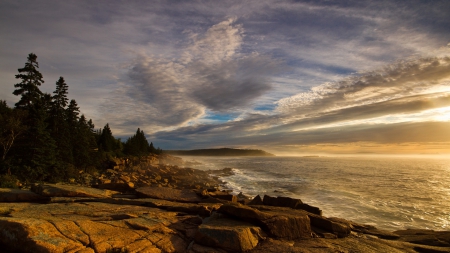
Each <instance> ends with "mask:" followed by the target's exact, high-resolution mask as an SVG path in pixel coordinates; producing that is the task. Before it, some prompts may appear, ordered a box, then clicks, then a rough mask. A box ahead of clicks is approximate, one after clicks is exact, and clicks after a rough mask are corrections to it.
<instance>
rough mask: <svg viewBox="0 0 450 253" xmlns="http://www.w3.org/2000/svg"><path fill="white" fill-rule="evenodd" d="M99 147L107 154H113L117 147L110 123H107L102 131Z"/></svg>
mask: <svg viewBox="0 0 450 253" xmlns="http://www.w3.org/2000/svg"><path fill="white" fill-rule="evenodd" d="M98 146H99V148H100V147H102V150H103V151H105V152H112V151H114V149H115V148H116V146H117V144H116V139H115V138H114V137H113V135H112V132H111V128H109V124H108V123H106V125H105V126H104V127H103V130H102V131H101V135H100V138H99V142H98Z"/></svg>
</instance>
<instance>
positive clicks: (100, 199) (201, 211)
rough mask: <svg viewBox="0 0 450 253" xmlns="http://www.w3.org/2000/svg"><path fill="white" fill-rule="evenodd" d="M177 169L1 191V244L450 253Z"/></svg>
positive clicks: (154, 167) (124, 170) (440, 241)
mask: <svg viewBox="0 0 450 253" xmlns="http://www.w3.org/2000/svg"><path fill="white" fill-rule="evenodd" d="M175 161H178V162H180V161H179V160H177V159H176V158H171V157H158V161H156V160H155V159H153V158H152V159H143V160H142V161H141V162H140V163H139V164H138V165H133V166H129V165H128V166H127V165H126V164H125V163H121V162H120V161H118V162H117V164H116V165H115V166H114V167H113V168H111V169H109V170H107V173H105V174H104V175H99V176H97V177H96V178H93V179H95V181H96V184H93V185H90V186H92V187H89V185H86V184H85V185H82V184H80V183H78V184H72V185H70V184H56V185H54V184H36V185H33V187H32V188H31V189H29V190H17V189H1V190H0V202H1V203H2V204H1V207H0V227H1V228H2V229H1V230H0V244H1V245H5V247H6V248H5V249H8V250H10V251H11V252H14V251H18V252H158V251H159V252H199V253H200V252H243V251H245V252H319V251H320V252H336V251H341V252H347V251H352V252H380V251H384V252H449V251H450V232H445V231H440V232H435V231H431V230H403V231H393V232H389V231H383V230H379V229H377V228H375V227H373V226H369V225H364V224H357V223H355V222H352V221H348V220H345V217H340V218H329V217H325V216H322V215H321V210H320V207H314V206H310V205H308V203H303V202H302V201H301V200H300V199H294V198H287V197H270V196H257V197H256V198H254V199H252V200H250V199H247V198H245V196H242V195H239V194H237V195H236V194H231V193H230V192H229V191H223V190H222V189H221V187H220V184H222V183H223V182H221V181H220V180H219V177H218V176H217V175H218V174H219V175H229V173H230V172H231V170H230V169H227V168H225V169H222V170H216V171H209V172H206V171H202V170H196V169H189V168H181V167H179V166H177V165H167V164H169V163H175ZM211 174H215V175H216V176H211ZM83 177H84V179H86V178H88V177H87V176H86V175H80V178H83ZM84 179H83V180H81V181H79V182H82V181H83V182H87V181H89V180H84ZM93 179H90V180H91V181H89V182H92V180H93ZM145 184H148V185H145ZM342 218H344V219H342ZM38 234H40V235H45V236H36V235H38Z"/></svg>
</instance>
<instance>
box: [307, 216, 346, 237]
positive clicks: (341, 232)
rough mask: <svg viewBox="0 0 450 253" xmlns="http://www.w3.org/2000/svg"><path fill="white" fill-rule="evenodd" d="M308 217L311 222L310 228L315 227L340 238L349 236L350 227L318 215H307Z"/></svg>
mask: <svg viewBox="0 0 450 253" xmlns="http://www.w3.org/2000/svg"><path fill="white" fill-rule="evenodd" d="M308 217H309V219H310V220H311V226H312V227H317V228H320V229H323V230H325V231H327V232H331V233H333V234H335V235H337V236H338V237H340V238H342V237H347V236H349V235H350V232H351V231H352V230H351V227H350V225H348V224H345V223H341V222H335V221H332V220H329V219H327V218H326V217H323V216H320V215H315V214H312V213H308Z"/></svg>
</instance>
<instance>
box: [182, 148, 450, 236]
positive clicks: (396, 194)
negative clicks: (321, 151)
mask: <svg viewBox="0 0 450 253" xmlns="http://www.w3.org/2000/svg"><path fill="white" fill-rule="evenodd" d="M183 159H184V160H187V161H195V162H199V163H200V164H197V165H193V166H190V167H192V168H196V169H201V170H217V169H223V168H232V170H233V172H234V175H231V176H224V177H221V180H223V181H224V185H223V188H226V189H231V190H233V193H234V194H238V193H240V192H242V193H243V194H244V195H247V196H249V197H255V196H256V195H260V196H261V197H263V196H264V195H269V196H286V197H292V198H299V199H301V200H302V201H303V202H304V203H307V204H309V205H313V206H317V207H319V208H321V209H322V210H323V215H324V216H326V217H339V218H344V219H348V220H352V221H354V222H358V223H363V224H370V225H374V226H376V227H377V228H379V229H385V230H388V231H395V230H403V229H409V228H413V229H432V230H437V231H442V230H450V158H447V157H436V158H429V157H426V158H424V157H421V156H415V157H381V156H376V157H361V156H355V157H352V156H346V157H326V156H325V157H321V156H319V157H278V156H277V157H192V156H191V157H183Z"/></svg>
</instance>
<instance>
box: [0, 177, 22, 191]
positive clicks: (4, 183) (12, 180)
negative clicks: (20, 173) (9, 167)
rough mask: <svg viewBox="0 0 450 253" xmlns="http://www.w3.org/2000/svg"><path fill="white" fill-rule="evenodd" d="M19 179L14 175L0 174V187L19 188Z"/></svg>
mask: <svg viewBox="0 0 450 253" xmlns="http://www.w3.org/2000/svg"><path fill="white" fill-rule="evenodd" d="M18 182H19V180H18V179H17V177H16V176H14V175H8V174H5V175H0V188H19V186H18V185H17V183H18Z"/></svg>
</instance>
